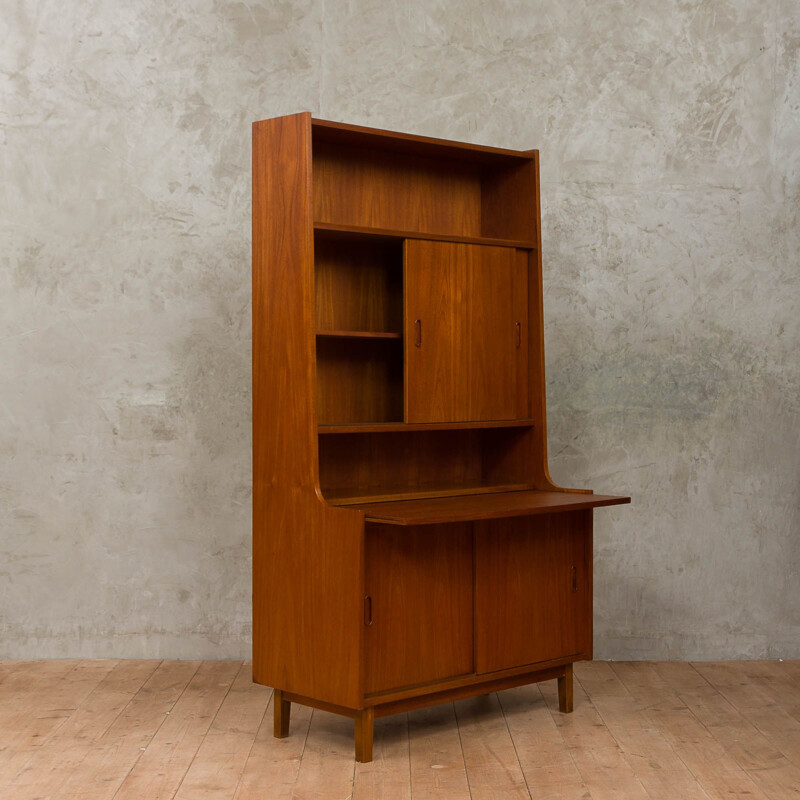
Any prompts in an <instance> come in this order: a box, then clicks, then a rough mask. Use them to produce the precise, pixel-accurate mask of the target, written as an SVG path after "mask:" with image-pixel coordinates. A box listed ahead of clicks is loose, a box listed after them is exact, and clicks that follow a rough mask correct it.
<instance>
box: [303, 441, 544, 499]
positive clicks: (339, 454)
mask: <svg viewBox="0 0 800 800" xmlns="http://www.w3.org/2000/svg"><path fill="white" fill-rule="evenodd" d="M526 434H527V432H526V431H524V430H523V431H521V430H519V429H513V428H509V429H507V430H502V429H492V430H457V431H416V432H408V433H353V434H339V435H337V436H320V437H319V469H320V487H321V489H322V491H323V494H326V495H327V496H328V497H330V498H331V499H339V498H342V497H347V496H350V495H352V496H360V495H370V494H372V495H381V494H401V493H413V492H415V491H416V492H419V493H424V492H431V491H438V490H448V489H449V490H452V491H453V492H454V493H455V492H456V491H458V490H463V489H470V488H473V489H475V488H484V487H486V488H488V487H492V486H508V485H512V484H528V483H529V482H530V481H529V474H530V466H529V464H528V460H527V458H526V453H527V449H526V447H525V437H526ZM445 493H446V492H445Z"/></svg>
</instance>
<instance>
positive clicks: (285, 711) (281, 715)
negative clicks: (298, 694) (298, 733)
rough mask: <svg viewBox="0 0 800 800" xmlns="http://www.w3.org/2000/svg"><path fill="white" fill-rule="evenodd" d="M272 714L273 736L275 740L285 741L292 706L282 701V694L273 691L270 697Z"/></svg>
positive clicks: (278, 690)
mask: <svg viewBox="0 0 800 800" xmlns="http://www.w3.org/2000/svg"><path fill="white" fill-rule="evenodd" d="M272 705H273V714H274V720H273V721H274V724H275V727H274V729H273V730H274V734H275V738H276V739H285V738H286V737H287V736H288V735H289V716H290V714H291V713H292V704H291V703H290V702H289V701H288V700H284V699H283V692H282V691H281V690H280V689H276V690H275V694H274V695H273V696H272Z"/></svg>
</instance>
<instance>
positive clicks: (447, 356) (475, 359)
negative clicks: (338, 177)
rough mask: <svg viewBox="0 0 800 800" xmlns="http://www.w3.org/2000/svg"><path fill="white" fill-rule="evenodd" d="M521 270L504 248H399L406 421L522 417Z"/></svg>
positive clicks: (419, 244)
mask: <svg viewBox="0 0 800 800" xmlns="http://www.w3.org/2000/svg"><path fill="white" fill-rule="evenodd" d="M524 266H525V265H524V263H523V262H521V261H519V260H518V259H517V255H516V251H514V250H510V249H508V248H498V247H479V246H475V245H466V244H450V243H445V242H427V241H411V240H409V241H407V242H406V246H405V271H404V276H405V278H404V286H405V323H404V337H405V359H406V385H405V392H406V416H405V418H406V421H407V422H444V421H459V420H465V421H466V420H498V419H514V418H518V417H522V418H525V417H527V416H528V415H527V413H526V410H527V404H528V399H527V392H526V391H523V392H519V384H520V383H524V384H526V382H527V340H528V321H527V308H526V305H527V275H526V271H525V269H524ZM517 323H520V325H521V333H520V334H519V336H520V338H519V340H518V338H517V336H518V333H517ZM518 344H519V345H520V346H519V347H518V346H517V345H518Z"/></svg>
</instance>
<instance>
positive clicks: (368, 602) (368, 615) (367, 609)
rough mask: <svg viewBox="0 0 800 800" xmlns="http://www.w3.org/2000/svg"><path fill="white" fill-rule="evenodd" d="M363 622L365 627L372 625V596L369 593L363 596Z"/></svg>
mask: <svg viewBox="0 0 800 800" xmlns="http://www.w3.org/2000/svg"><path fill="white" fill-rule="evenodd" d="M364 624H365V625H366V626H367V627H369V626H370V625H372V598H371V597H370V596H369V595H367V596H366V597H365V598H364Z"/></svg>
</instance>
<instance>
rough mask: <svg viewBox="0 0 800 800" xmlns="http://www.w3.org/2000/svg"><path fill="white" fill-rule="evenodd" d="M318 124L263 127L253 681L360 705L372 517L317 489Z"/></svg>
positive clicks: (283, 121)
mask: <svg viewBox="0 0 800 800" xmlns="http://www.w3.org/2000/svg"><path fill="white" fill-rule="evenodd" d="M310 132H311V120H310V115H309V114H296V115H293V116H289V117H281V118H278V119H274V120H267V121H264V122H257V123H255V124H254V125H253V677H254V680H255V681H256V682H258V683H264V684H267V685H270V686H274V687H275V688H278V689H283V690H285V691H289V692H294V693H297V694H302V695H305V696H308V697H313V698H317V699H319V700H324V701H327V702H329V703H335V704H338V705H343V706H349V707H358V705H359V701H360V694H361V693H360V688H359V681H360V677H361V673H360V644H361V616H360V608H361V595H362V588H363V516H362V515H361V514H359V513H358V512H354V511H347V510H342V509H334V508H331V507H329V506H327V505H326V504H325V503H324V502H323V501H322V500H321V499H320V497H319V496H318V493H317V484H318V464H317V447H316V425H317V419H316V411H315V380H314V372H315V363H314V269H313V239H312V223H311V174H310V164H311V138H310V136H311V133H310Z"/></svg>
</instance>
